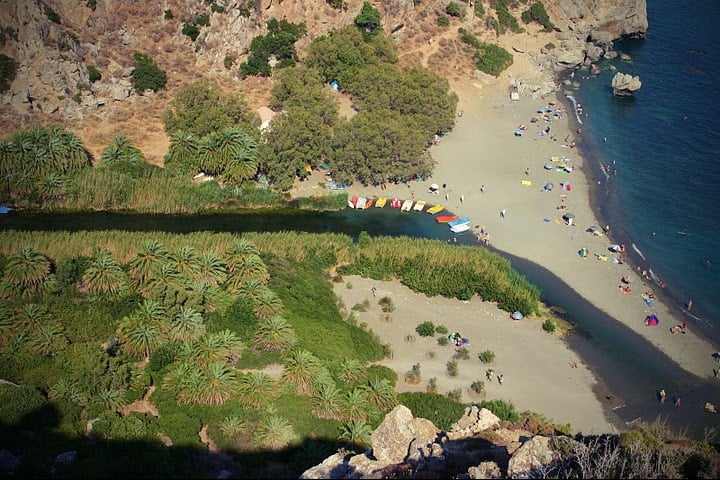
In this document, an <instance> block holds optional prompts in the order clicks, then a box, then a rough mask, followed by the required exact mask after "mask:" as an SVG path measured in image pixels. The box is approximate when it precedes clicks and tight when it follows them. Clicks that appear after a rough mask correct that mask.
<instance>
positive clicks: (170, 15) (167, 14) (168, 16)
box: [164, 9, 175, 20]
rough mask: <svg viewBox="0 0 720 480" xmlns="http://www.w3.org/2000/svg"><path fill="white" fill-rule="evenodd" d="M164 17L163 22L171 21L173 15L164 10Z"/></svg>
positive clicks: (169, 11) (168, 10)
mask: <svg viewBox="0 0 720 480" xmlns="http://www.w3.org/2000/svg"><path fill="white" fill-rule="evenodd" d="M164 17H165V20H172V19H173V18H174V17H175V16H174V15H173V13H172V10H170V9H167V10H165V14H164Z"/></svg>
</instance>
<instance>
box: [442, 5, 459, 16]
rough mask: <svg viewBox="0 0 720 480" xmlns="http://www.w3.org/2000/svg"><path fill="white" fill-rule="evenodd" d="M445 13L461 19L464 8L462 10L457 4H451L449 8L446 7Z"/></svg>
mask: <svg viewBox="0 0 720 480" xmlns="http://www.w3.org/2000/svg"><path fill="white" fill-rule="evenodd" d="M445 13H447V14H448V15H450V16H452V17H461V16H462V8H460V5H459V4H458V3H457V2H450V3H448V5H447V7H445Z"/></svg>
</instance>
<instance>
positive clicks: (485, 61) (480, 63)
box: [475, 43, 513, 77]
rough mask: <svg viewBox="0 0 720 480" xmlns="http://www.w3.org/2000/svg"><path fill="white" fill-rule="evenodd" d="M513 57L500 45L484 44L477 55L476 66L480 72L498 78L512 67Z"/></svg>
mask: <svg viewBox="0 0 720 480" xmlns="http://www.w3.org/2000/svg"><path fill="white" fill-rule="evenodd" d="M512 63H513V56H512V54H511V53H510V52H508V51H507V50H505V49H504V48H502V47H501V46H499V45H494V44H491V43H483V44H481V45H480V48H478V51H477V53H476V55H475V66H476V67H477V68H478V70H480V71H482V72H485V73H487V74H490V75H493V76H495V77H497V76H498V75H500V73H502V71H503V70H505V69H506V68H507V67H509V66H510V65H512Z"/></svg>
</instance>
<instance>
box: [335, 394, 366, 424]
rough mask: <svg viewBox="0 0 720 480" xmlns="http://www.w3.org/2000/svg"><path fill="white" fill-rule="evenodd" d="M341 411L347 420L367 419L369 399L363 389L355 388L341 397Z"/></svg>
mask: <svg viewBox="0 0 720 480" xmlns="http://www.w3.org/2000/svg"><path fill="white" fill-rule="evenodd" d="M342 405H343V413H344V416H345V418H346V419H348V420H363V421H365V420H367V418H368V416H369V415H368V410H369V409H370V408H371V404H370V401H369V400H368V396H367V394H366V393H365V391H364V390H362V389H360V388H356V389H354V390H350V391H349V392H347V393H345V395H343V397H342Z"/></svg>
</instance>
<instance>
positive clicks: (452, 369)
mask: <svg viewBox="0 0 720 480" xmlns="http://www.w3.org/2000/svg"><path fill="white" fill-rule="evenodd" d="M445 367H446V370H447V374H448V376H449V377H457V376H458V373H459V372H458V363H457V361H456V360H450V361H449V362H447V363H446V364H445Z"/></svg>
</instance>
